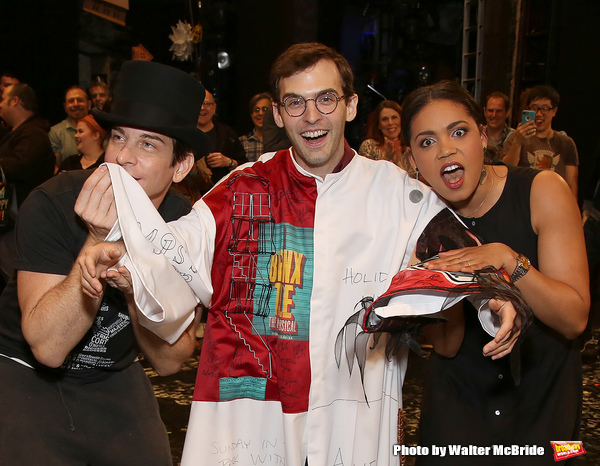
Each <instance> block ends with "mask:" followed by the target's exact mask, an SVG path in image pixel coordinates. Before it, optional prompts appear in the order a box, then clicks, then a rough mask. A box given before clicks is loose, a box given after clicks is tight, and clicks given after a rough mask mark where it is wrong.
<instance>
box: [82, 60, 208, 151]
mask: <svg viewBox="0 0 600 466" xmlns="http://www.w3.org/2000/svg"><path fill="white" fill-rule="evenodd" d="M205 94H206V92H205V90H204V86H202V84H201V83H200V82H199V81H198V80H196V79H195V78H193V77H192V76H191V75H189V74H187V73H185V72H184V71H181V70H178V69H177V68H173V67H171V66H167V65H161V64H160V63H153V62H147V61H128V62H126V63H124V64H123V67H122V68H121V73H120V74H119V79H118V82H117V85H116V86H115V91H114V96H113V100H112V102H111V108H110V112H109V113H107V112H102V111H100V110H98V109H94V110H92V114H93V115H94V118H96V120H97V121H98V123H100V125H102V126H103V127H110V126H114V125H119V126H128V127H133V128H139V129H147V130H149V131H153V132H155V133H159V134H164V135H165V136H169V137H172V138H174V139H177V140H178V141H181V142H182V143H184V144H186V145H188V146H190V147H192V148H193V149H195V150H196V159H199V158H201V157H203V156H204V155H206V153H207V152H208V140H207V137H206V135H205V134H204V133H203V132H202V131H201V130H199V129H198V128H196V124H197V122H198V116H199V115H200V110H201V108H202V102H204V96H205Z"/></svg>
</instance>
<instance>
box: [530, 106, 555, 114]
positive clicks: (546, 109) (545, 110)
mask: <svg viewBox="0 0 600 466" xmlns="http://www.w3.org/2000/svg"><path fill="white" fill-rule="evenodd" d="M529 110H533V111H534V112H535V113H537V112H540V113H541V114H542V115H548V112H549V111H550V110H554V107H538V106H537V105H532V106H531V107H529Z"/></svg>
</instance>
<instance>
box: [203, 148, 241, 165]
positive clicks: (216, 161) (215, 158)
mask: <svg viewBox="0 0 600 466" xmlns="http://www.w3.org/2000/svg"><path fill="white" fill-rule="evenodd" d="M231 162H233V163H234V164H235V162H234V161H233V159H230V158H229V157H225V156H224V155H223V154H221V153H220V152H211V153H210V154H208V155H207V156H206V164H207V165H208V166H209V167H212V168H215V167H230V166H231Z"/></svg>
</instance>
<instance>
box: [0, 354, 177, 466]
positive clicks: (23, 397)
mask: <svg viewBox="0 0 600 466" xmlns="http://www.w3.org/2000/svg"><path fill="white" fill-rule="evenodd" d="M0 380H1V381H2V382H1V383H0V419H1V422H0V464H1V465H23V466H28V465H42V464H43V465H45V466H75V465H77V466H79V465H81V466H84V465H92V466H104V465H105V466H117V465H119V466H135V465H144V466H146V465H152V466H167V465H169V466H170V465H172V459H171V450H170V447H169V439H168V436H167V432H166V429H165V426H164V424H163V423H162V421H161V419H160V414H159V411H158V403H157V402H156V398H155V397H154V393H153V392H152V387H151V386H150V382H149V381H148V378H147V377H146V374H145V373H144V370H143V368H142V367H141V366H140V364H139V363H134V364H132V365H131V366H130V367H128V368H127V369H125V370H123V371H121V372H117V373H115V374H114V375H112V376H111V377H109V378H108V379H106V380H103V381H101V382H95V383H90V384H87V385H77V384H73V383H69V382H64V381H57V380H56V378H54V377H47V376H44V375H43V374H42V373H40V372H38V371H35V370H33V369H30V368H28V367H25V366H23V365H21V364H19V363H16V362H14V361H12V360H10V359H7V358H5V357H2V356H0Z"/></svg>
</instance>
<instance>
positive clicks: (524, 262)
mask: <svg viewBox="0 0 600 466" xmlns="http://www.w3.org/2000/svg"><path fill="white" fill-rule="evenodd" d="M530 268H531V262H530V261H529V259H527V257H525V256H524V255H523V254H519V255H518V256H517V266H516V267H515V270H514V271H513V273H512V274H511V276H510V281H511V282H512V283H515V282H516V281H517V280H519V279H520V278H523V276H524V275H525V274H526V273H527V272H529V269H530Z"/></svg>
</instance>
